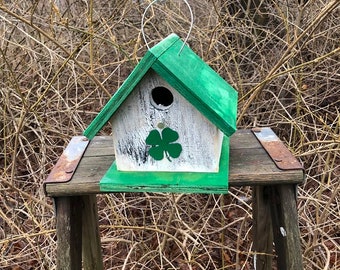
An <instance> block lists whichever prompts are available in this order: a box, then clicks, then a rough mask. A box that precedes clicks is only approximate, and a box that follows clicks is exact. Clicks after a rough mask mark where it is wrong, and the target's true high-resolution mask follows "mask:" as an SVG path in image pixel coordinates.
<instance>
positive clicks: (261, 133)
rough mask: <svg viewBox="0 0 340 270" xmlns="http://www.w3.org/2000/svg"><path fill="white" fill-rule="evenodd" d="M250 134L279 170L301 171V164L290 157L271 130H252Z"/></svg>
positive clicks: (289, 153) (266, 128) (286, 149)
mask: <svg viewBox="0 0 340 270" xmlns="http://www.w3.org/2000/svg"><path fill="white" fill-rule="evenodd" d="M252 132H253V133H254V135H255V137H256V138H257V139H258V141H259V142H260V143H261V145H262V146H263V148H264V149H265V150H266V152H267V153H268V155H269V156H270V157H271V159H272V160H273V161H274V163H275V165H276V166H277V167H278V168H279V169H281V170H298V169H300V170H303V167H302V165H301V163H300V162H299V161H298V160H297V159H296V158H295V157H294V156H293V155H292V153H291V152H290V151H289V150H288V148H287V147H286V146H285V145H284V143H283V142H282V141H281V140H280V139H279V138H278V137H277V136H276V134H275V133H274V132H273V131H272V129H271V128H268V127H265V128H253V129H252Z"/></svg>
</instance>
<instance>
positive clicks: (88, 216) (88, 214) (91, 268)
mask: <svg viewBox="0 0 340 270" xmlns="http://www.w3.org/2000/svg"><path fill="white" fill-rule="evenodd" d="M82 200H83V205H84V207H83V214H82V215H83V221H82V222H83V223H82V235H83V239H82V241H83V242H82V244H83V245H82V254H83V266H84V269H85V270H103V269H104V266H103V259H102V252H101V244H100V235H99V225H98V207H97V199H96V195H85V196H82Z"/></svg>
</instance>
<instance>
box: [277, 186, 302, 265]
mask: <svg viewBox="0 0 340 270" xmlns="http://www.w3.org/2000/svg"><path fill="white" fill-rule="evenodd" d="M270 196H271V213H272V221H273V234H274V241H275V251H276V254H277V255H278V260H277V264H278V269H280V270H290V269H294V270H295V269H296V270H300V269H301V270H302V269H303V264H302V256H301V244H300V231H299V223H298V213H297V206H296V197H295V186H294V185H278V186H272V187H271V194H270Z"/></svg>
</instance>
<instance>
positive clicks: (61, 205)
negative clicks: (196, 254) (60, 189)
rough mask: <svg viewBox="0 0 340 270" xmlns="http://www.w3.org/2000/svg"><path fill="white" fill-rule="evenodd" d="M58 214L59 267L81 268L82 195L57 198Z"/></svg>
mask: <svg viewBox="0 0 340 270" xmlns="http://www.w3.org/2000/svg"><path fill="white" fill-rule="evenodd" d="M55 203H56V216H57V224H56V227H57V236H58V244H57V269H58V270H66V269H67V270H80V269H81V246H82V230H81V228H82V221H81V218H82V217H81V215H82V211H80V209H81V208H82V205H81V199H80V197H58V198H56V199H55Z"/></svg>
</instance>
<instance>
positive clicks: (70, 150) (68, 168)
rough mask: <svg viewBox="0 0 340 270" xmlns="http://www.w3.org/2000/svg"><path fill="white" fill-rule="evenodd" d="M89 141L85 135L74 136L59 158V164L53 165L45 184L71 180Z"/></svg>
mask: <svg viewBox="0 0 340 270" xmlns="http://www.w3.org/2000/svg"><path fill="white" fill-rule="evenodd" d="M89 142H90V141H89V140H88V139H87V138H86V137H84V136H75V137H72V139H71V141H70V142H69V144H68V145H67V147H66V149H65V150H64V152H63V153H62V155H61V156H60V158H59V159H58V161H57V164H56V165H55V166H54V167H53V169H52V171H51V172H50V174H49V175H48V177H47V179H46V180H45V181H44V185H45V184H49V183H64V182H68V181H70V180H71V178H72V176H73V174H74V172H75V171H76V168H77V166H78V164H79V162H80V160H81V158H82V156H83V154H84V152H85V150H86V148H87V146H88V144H89Z"/></svg>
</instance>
